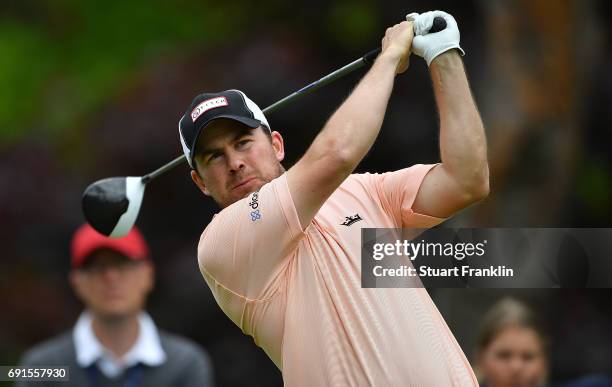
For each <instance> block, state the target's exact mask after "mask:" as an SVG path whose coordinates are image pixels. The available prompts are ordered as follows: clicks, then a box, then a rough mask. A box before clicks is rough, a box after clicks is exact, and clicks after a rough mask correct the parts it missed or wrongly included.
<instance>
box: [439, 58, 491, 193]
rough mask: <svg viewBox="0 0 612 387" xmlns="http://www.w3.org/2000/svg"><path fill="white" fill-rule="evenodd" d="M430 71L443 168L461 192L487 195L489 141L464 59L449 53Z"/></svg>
mask: <svg viewBox="0 0 612 387" xmlns="http://www.w3.org/2000/svg"><path fill="white" fill-rule="evenodd" d="M430 70H431V77H432V81H433V88H434V93H435V96H436V102H437V105H438V109H439V113H440V155H441V158H442V166H443V168H444V169H446V171H447V173H448V174H449V176H451V177H452V178H453V179H455V181H456V182H457V184H458V185H459V186H460V187H461V188H462V189H465V190H466V191H476V192H483V191H486V192H488V175H489V170H488V165H487V145H486V138H485V133H484V128H483V124H482V120H481V118H480V114H479V113H478V109H477V108H476V104H475V103H474V99H473V98H472V94H471V92H470V87H469V84H468V80H467V76H466V73H465V70H464V68H463V62H462V60H461V57H460V56H459V54H458V53H457V52H456V51H449V52H446V53H444V54H442V55H440V56H438V57H437V58H436V59H435V60H434V61H433V62H432V63H431V66H430ZM486 192H483V193H486Z"/></svg>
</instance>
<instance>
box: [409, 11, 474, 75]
mask: <svg viewBox="0 0 612 387" xmlns="http://www.w3.org/2000/svg"><path fill="white" fill-rule="evenodd" d="M436 16H439V17H442V18H444V20H445V21H446V28H445V29H444V30H442V31H440V32H435V33H431V34H429V33H428V31H429V29H430V28H431V26H432V25H433V21H434V18H435V17H436ZM406 20H412V21H413V22H414V39H413V40H412V52H413V53H414V54H416V55H418V56H420V57H423V58H424V59H425V61H426V62H427V66H429V65H430V64H431V61H432V60H434V58H435V57H437V56H438V55H440V54H442V53H443V52H446V51H448V50H451V49H453V48H456V49H457V50H459V53H461V55H462V56H463V55H465V52H464V51H463V49H462V48H461V47H459V28H458V27H457V22H456V21H455V18H454V17H452V16H451V15H450V14H448V13H446V12H443V11H429V12H425V13H422V14H418V13H416V12H413V13H411V14H408V15H407V16H406Z"/></svg>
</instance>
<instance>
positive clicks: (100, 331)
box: [92, 314, 140, 359]
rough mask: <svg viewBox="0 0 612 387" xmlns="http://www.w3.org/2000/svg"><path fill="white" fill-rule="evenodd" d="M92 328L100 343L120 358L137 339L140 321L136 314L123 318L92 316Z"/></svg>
mask: <svg viewBox="0 0 612 387" xmlns="http://www.w3.org/2000/svg"><path fill="white" fill-rule="evenodd" d="M92 329H93V331H94V334H95V335H96V337H97V339H98V340H99V341H100V343H101V344H102V345H103V346H104V347H105V348H106V349H108V350H109V351H110V352H111V353H112V354H113V355H114V356H115V357H116V358H118V359H120V358H121V357H122V356H123V355H125V354H126V353H127V352H128V351H129V350H130V348H132V346H133V345H134V344H135V343H136V340H138V335H139V333H140V323H139V321H138V315H137V314H135V315H130V316H127V317H124V318H102V317H99V316H95V315H94V316H93V320H92Z"/></svg>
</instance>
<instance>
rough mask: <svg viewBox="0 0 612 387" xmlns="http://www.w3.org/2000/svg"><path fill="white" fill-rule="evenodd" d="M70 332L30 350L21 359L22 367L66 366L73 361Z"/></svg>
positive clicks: (73, 353)
mask: <svg viewBox="0 0 612 387" xmlns="http://www.w3.org/2000/svg"><path fill="white" fill-rule="evenodd" d="M75 356H76V355H75V349H74V341H73V339H72V331H66V332H64V333H62V334H60V335H58V336H55V337H53V338H51V339H48V340H45V341H43V342H41V343H39V344H36V345H35V346H33V347H32V348H30V349H29V350H28V351H27V352H26V353H25V354H24V355H23V357H22V360H21V363H22V364H24V365H30V364H40V365H54V364H66V363H67V362H68V361H72V360H74V359H75Z"/></svg>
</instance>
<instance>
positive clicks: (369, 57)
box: [142, 48, 381, 184]
mask: <svg viewBox="0 0 612 387" xmlns="http://www.w3.org/2000/svg"><path fill="white" fill-rule="evenodd" d="M380 50H381V49H380V48H377V49H375V50H372V51H370V52H368V53H367V54H365V55H364V56H363V57H361V58H359V59H357V60H355V61H353V62H351V63H349V64H347V65H346V66H344V67H342V68H340V69H338V70H336V71H334V72H332V73H330V74H327V75H326V76H324V77H323V78H321V79H318V80H316V81H314V82H312V83H310V84H308V85H306V86H304V87H302V88H301V89H300V90H298V91H295V92H293V93H292V94H290V95H288V96H286V97H285V98H283V99H281V100H279V101H277V102H275V103H273V104H272V105H270V106H268V107H267V108H265V109H263V110H262V111H263V113H264V114H267V113H271V112H273V111H275V110H277V109H279V108H281V107H283V106H285V105H287V104H289V103H291V102H293V101H294V100H296V99H297V98H299V97H301V96H304V95H307V94H310V93H312V92H313V91H315V90H317V89H319V88H321V87H323V86H326V85H328V84H330V83H332V82H333V81H335V80H337V79H339V78H342V77H343V76H345V75H347V74H350V73H352V72H353V71H355V70H357V69H359V68H362V67H363V66H365V65H371V64H372V63H373V62H374V60H375V59H376V57H377V56H378V54H380ZM185 161H187V159H186V158H185V155H181V156H179V157H177V158H175V159H174V160H172V161H170V162H169V163H167V164H164V165H162V166H161V167H159V168H158V169H156V170H154V171H153V172H151V173H147V174H146V175H144V176H143V177H142V182H143V183H144V184H146V183H148V182H149V181H151V180H153V179H155V178H156V177H158V176H159V175H162V174H164V173H166V172H168V171H169V170H171V169H172V168H174V167H176V166H177V165H180V164H183V163H184V162H185Z"/></svg>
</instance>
